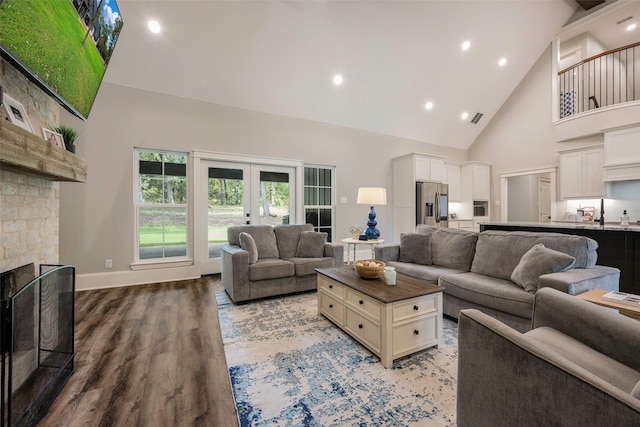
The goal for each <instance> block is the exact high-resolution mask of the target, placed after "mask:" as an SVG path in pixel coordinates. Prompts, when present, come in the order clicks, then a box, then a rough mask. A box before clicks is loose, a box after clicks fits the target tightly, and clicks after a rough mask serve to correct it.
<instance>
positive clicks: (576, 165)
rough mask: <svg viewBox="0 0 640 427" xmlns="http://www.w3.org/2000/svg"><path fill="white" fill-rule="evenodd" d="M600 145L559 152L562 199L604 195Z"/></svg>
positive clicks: (602, 153) (602, 151) (601, 149)
mask: <svg viewBox="0 0 640 427" xmlns="http://www.w3.org/2000/svg"><path fill="white" fill-rule="evenodd" d="M603 165H604V149H603V147H602V146H592V147H584V148H576V149H572V150H565V151H561V152H560V196H561V197H562V198H563V199H586V198H594V197H604V194H605V191H604V182H603V180H602V166H603Z"/></svg>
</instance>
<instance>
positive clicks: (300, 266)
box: [287, 257, 335, 276]
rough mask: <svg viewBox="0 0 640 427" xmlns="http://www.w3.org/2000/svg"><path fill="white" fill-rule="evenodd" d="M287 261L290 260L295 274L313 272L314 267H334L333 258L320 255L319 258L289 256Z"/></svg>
mask: <svg viewBox="0 0 640 427" xmlns="http://www.w3.org/2000/svg"><path fill="white" fill-rule="evenodd" d="M287 261H291V262H292V263H293V265H294V267H295V274H296V276H308V275H309V274H315V273H316V268H328V267H335V265H334V264H333V258H329V257H324V258H322V257H320V258H297V257H296V258H289V259H288V260H287Z"/></svg>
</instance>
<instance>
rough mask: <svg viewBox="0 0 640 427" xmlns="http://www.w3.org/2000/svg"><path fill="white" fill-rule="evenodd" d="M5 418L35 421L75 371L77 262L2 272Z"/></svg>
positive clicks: (12, 421) (0, 316)
mask: <svg viewBox="0 0 640 427" xmlns="http://www.w3.org/2000/svg"><path fill="white" fill-rule="evenodd" d="M0 292H1V295H2V301H1V306H0V313H1V314H0V320H1V326H0V350H1V352H2V354H1V356H2V363H1V377H2V389H1V390H0V393H1V395H2V417H1V419H2V423H1V425H2V426H3V427H4V426H34V425H36V424H37V422H38V421H39V420H40V419H41V418H42V416H43V415H44V414H45V412H46V410H47V408H48V407H49V405H50V404H51V402H52V401H53V400H54V399H55V397H56V396H57V394H58V393H59V391H60V389H61V388H62V386H63V385H64V383H65V382H66V381H67V379H68V378H69V376H71V374H72V373H73V362H74V292H75V267H74V266H70V265H65V266H56V265H45V264H41V265H40V275H39V276H38V277H35V267H34V264H28V265H25V266H22V267H19V268H16V269H13V270H10V271H8V272H5V273H2V274H0Z"/></svg>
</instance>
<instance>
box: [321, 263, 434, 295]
mask: <svg viewBox="0 0 640 427" xmlns="http://www.w3.org/2000/svg"><path fill="white" fill-rule="evenodd" d="M316 271H317V272H318V274H322V275H323V276H326V277H329V278H331V279H333V280H335V281H337V282H340V283H342V284H343V285H345V286H348V287H350V288H352V289H355V290H356V291H358V292H361V293H363V294H365V295H367V296H370V297H371V298H374V299H376V300H378V301H380V302H383V303H385V304H388V303H393V302H397V301H403V300H407V299H410V298H416V297H421V296H424V295H429V294H433V293H436V292H442V291H444V287H442V286H439V285H438V283H437V282H436V281H434V280H423V279H417V278H415V277H410V276H405V275H404V274H400V273H398V274H397V276H396V284H395V285H393V286H389V285H387V284H386V283H384V281H383V280H382V279H372V280H369V279H363V278H361V277H360V276H358V273H356V271H355V270H354V269H353V268H351V267H350V266H346V267H332V268H317V269H316Z"/></svg>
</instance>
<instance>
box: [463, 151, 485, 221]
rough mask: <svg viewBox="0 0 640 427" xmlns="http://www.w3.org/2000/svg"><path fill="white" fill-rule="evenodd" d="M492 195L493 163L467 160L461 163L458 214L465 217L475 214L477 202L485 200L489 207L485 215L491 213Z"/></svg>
mask: <svg viewBox="0 0 640 427" xmlns="http://www.w3.org/2000/svg"><path fill="white" fill-rule="evenodd" d="M490 196H491V165H489V164H486V163H478V162H467V163H463V164H461V165H460V202H461V206H460V208H459V212H457V214H458V215H459V216H461V217H463V218H472V217H473V216H474V215H475V212H474V209H473V206H474V204H475V202H483V204H484V205H485V206H486V207H487V209H485V212H484V214H483V216H488V215H489V209H488V208H489V205H490V204H489V199H490Z"/></svg>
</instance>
